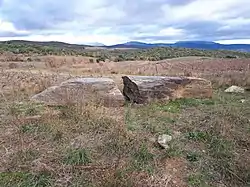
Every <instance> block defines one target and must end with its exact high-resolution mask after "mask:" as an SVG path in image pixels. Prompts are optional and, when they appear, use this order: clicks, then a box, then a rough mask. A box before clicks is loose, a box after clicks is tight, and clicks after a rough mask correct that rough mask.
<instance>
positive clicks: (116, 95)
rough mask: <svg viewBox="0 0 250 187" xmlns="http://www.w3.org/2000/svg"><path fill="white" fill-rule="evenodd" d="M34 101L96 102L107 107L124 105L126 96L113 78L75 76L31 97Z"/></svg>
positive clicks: (53, 102) (55, 103)
mask: <svg viewBox="0 0 250 187" xmlns="http://www.w3.org/2000/svg"><path fill="white" fill-rule="evenodd" d="M31 100H32V101H36V102H41V103H44V104H47V105H67V104H80V103H81V104H87V103H91V102H94V103H95V104H99V105H103V106H106V107H119V106H123V105H124V96H123V95H122V93H121V91H120V90H119V89H118V87H117V86H116V84H115V83H114V81H113V80H112V79H109V78H75V79H70V80H67V81H65V82H62V83H61V84H60V85H59V86H53V87H49V88H48V89H46V90H44V91H43V92H41V93H39V94H37V95H34V96H33V97H31Z"/></svg>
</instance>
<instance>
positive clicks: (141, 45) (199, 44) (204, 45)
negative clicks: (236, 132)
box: [0, 40, 250, 52]
mask: <svg viewBox="0 0 250 187" xmlns="http://www.w3.org/2000/svg"><path fill="white" fill-rule="evenodd" d="M1 43H2V44H6V43H7V44H29V45H42V46H51V47H59V48H78V49H79V48H84V47H103V48H118V49H119V48H135V49H148V48H155V47H178V48H191V49H202V50H233V51H241V52H250V44H220V43H216V42H212V41H178V42H175V43H145V42H138V41H129V42H126V43H120V44H115V45H103V44H101V43H92V44H70V43H65V42H59V41H28V40H9V41H1V42H0V44H1Z"/></svg>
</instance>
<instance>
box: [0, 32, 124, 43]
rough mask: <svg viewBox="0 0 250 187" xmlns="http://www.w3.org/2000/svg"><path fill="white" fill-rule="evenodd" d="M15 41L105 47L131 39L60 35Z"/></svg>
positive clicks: (10, 38) (6, 38) (107, 36)
mask: <svg viewBox="0 0 250 187" xmlns="http://www.w3.org/2000/svg"><path fill="white" fill-rule="evenodd" d="M12 39H13V38H12V37H0V40H1V41H6V40H12ZM14 39H15V40H29V41H62V42H67V43H72V44H85V43H95V42H99V43H103V44H105V45H113V44H116V43H123V42H126V41H128V40H129V38H126V37H121V36H119V35H112V34H107V35H101V34H98V35H96V34H92V35H85V34H82V35H74V34H72V33H68V34H58V35H46V36H45V35H30V36H24V37H15V38H14Z"/></svg>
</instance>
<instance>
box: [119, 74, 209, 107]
mask: <svg viewBox="0 0 250 187" xmlns="http://www.w3.org/2000/svg"><path fill="white" fill-rule="evenodd" d="M122 79H123V84H124V88H123V94H124V96H125V98H126V99H127V100H129V101H132V102H135V103H138V104H144V103H149V102H150V101H152V100H170V99H177V98H211V97H212V94H213V89H212V84H211V82H210V81H208V80H205V79H201V78H194V77H164V76H123V77H122Z"/></svg>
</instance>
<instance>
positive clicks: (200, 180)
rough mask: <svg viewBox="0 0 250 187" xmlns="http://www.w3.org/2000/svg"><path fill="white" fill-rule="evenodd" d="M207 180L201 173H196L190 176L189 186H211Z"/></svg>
mask: <svg viewBox="0 0 250 187" xmlns="http://www.w3.org/2000/svg"><path fill="white" fill-rule="evenodd" d="M205 181H206V180H205V176H204V175H203V174H201V173H194V174H190V175H189V176H188V186H190V187H210V186H209V185H208V184H206V182H205Z"/></svg>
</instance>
